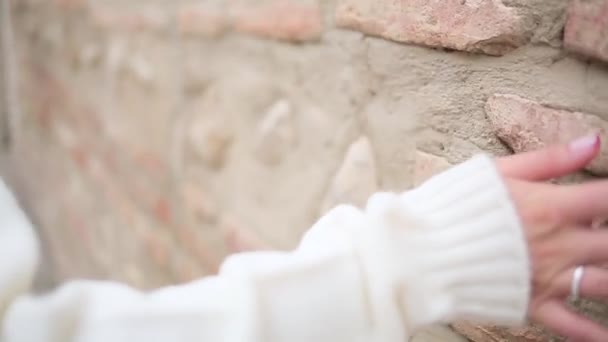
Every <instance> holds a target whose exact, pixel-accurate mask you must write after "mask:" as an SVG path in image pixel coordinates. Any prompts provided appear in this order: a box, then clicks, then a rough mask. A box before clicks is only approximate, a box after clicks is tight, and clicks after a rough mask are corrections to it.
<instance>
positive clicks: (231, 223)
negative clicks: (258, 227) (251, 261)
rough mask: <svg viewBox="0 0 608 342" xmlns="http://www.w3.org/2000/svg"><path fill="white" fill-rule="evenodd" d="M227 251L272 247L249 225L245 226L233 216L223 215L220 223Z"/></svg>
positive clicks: (245, 250) (267, 248)
mask: <svg viewBox="0 0 608 342" xmlns="http://www.w3.org/2000/svg"><path fill="white" fill-rule="evenodd" d="M220 226H221V229H222V232H223V235H224V242H225V243H226V247H227V249H228V253H241V252H247V251H257V250H272V249H273V248H272V247H271V246H270V245H269V244H268V243H267V242H265V241H264V240H262V238H260V237H259V236H258V235H257V234H256V232H254V231H253V230H252V229H251V227H246V226H245V225H244V224H243V223H242V222H239V221H237V220H236V219H235V218H234V217H224V218H223V219H222V222H221V223H220Z"/></svg>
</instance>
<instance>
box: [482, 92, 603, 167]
mask: <svg viewBox="0 0 608 342" xmlns="http://www.w3.org/2000/svg"><path fill="white" fill-rule="evenodd" d="M486 113H487V115H488V118H489V119H490V122H491V124H492V127H493V129H494V132H495V133H496V135H497V136H498V137H499V138H500V139H501V140H503V141H504V142H505V143H506V144H507V145H509V147H511V149H513V150H514V151H515V152H524V151H531V150H535V149H538V148H542V147H544V146H548V145H552V144H557V143H568V142H570V141H572V140H574V139H576V138H579V137H582V136H585V135H589V134H599V135H600V136H601V138H602V151H601V152H600V155H599V156H598V158H596V159H595V160H594V161H593V162H592V163H591V164H589V166H588V167H587V169H588V170H589V171H590V172H592V173H594V174H597V175H607V174H608V122H606V121H605V120H603V119H601V118H599V117H598V116H595V115H591V114H586V113H581V112H571V111H567V110H561V109H555V108H551V107H547V106H543V105H541V104H539V103H537V102H534V101H530V100H527V99H524V98H521V97H519V96H516V95H502V94H498V95H494V96H492V97H490V99H489V100H488V102H487V103H486Z"/></svg>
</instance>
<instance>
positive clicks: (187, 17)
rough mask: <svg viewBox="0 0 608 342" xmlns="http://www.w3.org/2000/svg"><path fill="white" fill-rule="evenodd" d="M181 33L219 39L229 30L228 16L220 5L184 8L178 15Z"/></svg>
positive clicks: (198, 5) (199, 5)
mask: <svg viewBox="0 0 608 342" xmlns="http://www.w3.org/2000/svg"><path fill="white" fill-rule="evenodd" d="M177 24H178V28H179V31H180V32H181V33H182V34H186V35H200V36H205V37H218V36H220V35H221V34H222V33H224V32H225V31H226V30H227V29H228V28H229V25H230V23H229V20H228V16H227V15H226V13H225V10H224V9H223V8H222V7H220V6H219V5H202V4H197V5H188V6H182V7H181V8H180V9H179V11H178V13H177Z"/></svg>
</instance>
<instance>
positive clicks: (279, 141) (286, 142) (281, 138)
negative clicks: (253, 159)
mask: <svg viewBox="0 0 608 342" xmlns="http://www.w3.org/2000/svg"><path fill="white" fill-rule="evenodd" d="M293 120H294V118H293V109H292V106H291V104H290V103H289V101H287V100H280V101H278V102H277V103H275V104H274V105H272V107H271V108H270V109H269V110H268V113H266V115H264V117H263V118H262V120H261V121H260V123H259V125H258V132H257V134H258V138H257V145H256V153H257V156H258V158H260V160H261V161H263V162H264V163H267V164H269V165H274V164H277V163H279V162H280V161H281V160H282V159H283V158H284V157H285V156H286V155H287V154H288V153H289V151H290V150H291V149H292V148H293V147H294V146H293V145H294V144H295V142H296V132H295V126H294V121H293Z"/></svg>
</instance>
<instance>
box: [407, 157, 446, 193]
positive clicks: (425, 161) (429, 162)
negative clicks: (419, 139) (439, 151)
mask: <svg viewBox="0 0 608 342" xmlns="http://www.w3.org/2000/svg"><path fill="white" fill-rule="evenodd" d="M451 165H452V164H450V162H448V161H447V160H446V159H445V158H442V157H439V156H435V155H432V154H430V153H426V152H422V151H416V160H415V164H414V176H413V183H414V185H420V184H422V183H423V182H424V181H426V180H428V179H429V178H431V177H432V176H434V175H436V174H438V173H440V172H442V171H444V170H446V169H448V168H449V167H450V166H451Z"/></svg>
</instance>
